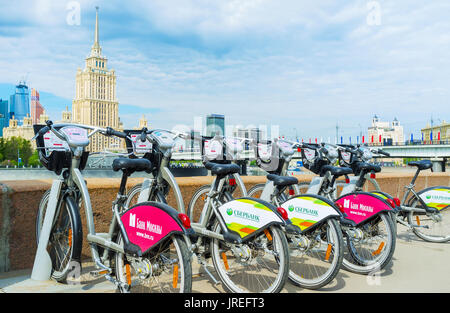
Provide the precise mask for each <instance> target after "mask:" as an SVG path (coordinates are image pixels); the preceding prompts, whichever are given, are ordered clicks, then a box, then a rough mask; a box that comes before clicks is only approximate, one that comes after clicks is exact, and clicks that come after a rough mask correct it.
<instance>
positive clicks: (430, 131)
mask: <svg viewBox="0 0 450 313" xmlns="http://www.w3.org/2000/svg"><path fill="white" fill-rule="evenodd" d="M421 132H422V140H423V141H424V142H425V143H427V142H428V143H438V142H449V141H450V123H447V122H446V121H442V122H441V124H438V125H433V126H431V125H430V124H427V126H426V127H425V128H422V129H421Z"/></svg>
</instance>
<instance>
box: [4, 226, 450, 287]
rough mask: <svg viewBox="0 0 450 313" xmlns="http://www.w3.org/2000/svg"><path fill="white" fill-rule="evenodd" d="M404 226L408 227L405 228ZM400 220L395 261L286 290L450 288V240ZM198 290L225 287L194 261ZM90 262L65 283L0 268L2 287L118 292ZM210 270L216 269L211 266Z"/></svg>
mask: <svg viewBox="0 0 450 313" xmlns="http://www.w3.org/2000/svg"><path fill="white" fill-rule="evenodd" d="M402 228H403V230H402ZM404 229H405V228H404V227H403V226H400V225H399V228H398V230H399V233H398V236H397V245H396V250H395V253H394V257H393V262H391V263H390V264H389V265H388V266H387V267H386V268H385V269H383V270H382V271H381V272H379V273H377V274H375V275H369V276H364V275H357V274H354V273H350V272H348V271H345V270H341V271H340V272H339V274H338V275H337V277H336V279H334V280H333V281H332V282H331V283H330V284H328V285H327V286H325V287H323V288H321V289H320V290H307V289H303V288H299V287H297V286H294V285H293V284H291V283H290V282H287V283H286V285H285V287H284V289H283V290H282V292H283V293H330V292H331V293H344V292H345V293H398V292H402V293H435V292H439V293H442V292H444V293H449V292H450V266H448V260H450V243H430V242H425V241H423V240H421V239H419V238H418V237H416V236H415V235H414V234H412V233H410V232H407V231H405V230H404ZM193 262H194V263H193V273H194V277H193V285H192V292H193V293H222V292H224V290H223V288H222V286H221V285H220V284H219V285H215V284H214V283H213V282H212V280H210V279H209V277H208V275H206V273H205V272H204V271H203V269H202V268H200V267H199V265H198V264H197V262H196V261H193ZM92 269H93V267H92V264H91V263H88V262H87V263H84V264H83V272H82V276H81V279H80V281H77V282H75V283H73V284H60V283H57V282H55V281H33V280H32V279H31V278H30V277H31V269H30V270H22V271H14V272H8V273H1V274H0V292H3V293H113V292H116V288H115V286H114V285H113V284H112V283H111V282H109V281H106V280H105V279H104V278H95V279H94V278H92V277H91V276H90V275H89V271H90V270H92ZM210 270H211V272H212V273H213V274H214V271H213V269H212V268H210Z"/></svg>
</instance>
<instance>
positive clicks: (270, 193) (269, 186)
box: [260, 140, 300, 203]
mask: <svg viewBox="0 0 450 313" xmlns="http://www.w3.org/2000/svg"><path fill="white" fill-rule="evenodd" d="M284 141H285V142H287V143H290V144H292V142H290V141H287V140H284ZM274 143H276V142H275V141H274ZM292 155H293V154H290V155H287V154H283V158H284V160H285V162H284V164H283V166H282V168H281V171H280V172H281V175H287V169H288V167H289V162H290V161H291V160H292ZM292 187H293V188H294V192H295V194H296V195H298V194H300V188H299V187H298V185H297V184H295V185H293V186H292ZM275 193H276V188H275V185H274V183H273V181H270V180H267V181H266V183H265V184H264V189H263V191H262V193H261V196H260V199H261V200H264V201H267V202H269V203H271V202H272V199H274V200H275V201H276V202H278V200H277V199H276V197H275Z"/></svg>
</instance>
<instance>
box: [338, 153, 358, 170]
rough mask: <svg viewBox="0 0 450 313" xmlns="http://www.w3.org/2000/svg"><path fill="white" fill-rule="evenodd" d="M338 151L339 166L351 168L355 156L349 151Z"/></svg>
mask: <svg viewBox="0 0 450 313" xmlns="http://www.w3.org/2000/svg"><path fill="white" fill-rule="evenodd" d="M338 151H339V165H340V166H346V167H352V165H353V163H354V162H355V155H354V154H353V153H351V152H349V151H342V150H338Z"/></svg>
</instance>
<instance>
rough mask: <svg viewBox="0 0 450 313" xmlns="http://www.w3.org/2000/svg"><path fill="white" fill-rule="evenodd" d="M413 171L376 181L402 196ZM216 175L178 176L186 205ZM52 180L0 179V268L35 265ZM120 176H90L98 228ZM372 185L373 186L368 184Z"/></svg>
mask: <svg viewBox="0 0 450 313" xmlns="http://www.w3.org/2000/svg"><path fill="white" fill-rule="evenodd" d="M296 177H297V178H298V179H299V181H300V182H309V181H310V180H311V179H312V178H313V177H314V176H313V175H307V174H304V175H299V176H296ZM411 177H412V173H395V174H394V173H385V174H383V173H379V174H377V181H378V183H379V185H380V187H381V189H382V190H383V191H385V192H387V193H389V194H391V195H392V196H394V197H398V198H400V199H401V197H402V195H403V192H404V186H405V185H407V184H409V182H410V180H411ZM212 179H213V177H211V176H205V177H178V178H176V180H177V182H178V184H179V186H180V189H181V192H182V195H183V199H184V203H185V206H186V208H187V206H188V204H189V201H190V199H191V196H192V195H193V193H194V192H195V190H196V189H197V188H199V187H200V186H202V185H205V184H210V183H211V182H212ZM142 180H143V179H142V178H130V179H129V180H128V184H127V188H131V187H132V186H134V185H135V184H138V183H140V182H142ZM243 181H244V183H245V185H246V187H247V190H248V189H250V188H251V187H252V186H253V185H255V184H259V183H264V182H265V181H266V178H265V176H243ZM51 182H52V181H51V180H27V181H24V180H21V181H0V204H1V208H0V272H5V271H10V270H18V269H28V268H31V267H32V266H33V262H34V255H35V252H36V248H37V245H36V238H35V237H36V236H35V223H36V213H37V209H38V206H39V202H40V200H41V197H42V195H43V194H44V192H45V191H46V190H48V189H49V188H50V186H51ZM119 183H120V179H116V178H101V179H96V178H90V179H87V185H88V188H89V192H90V196H91V201H92V207H93V211H94V219H95V228H96V231H97V232H107V231H108V226H109V222H110V220H111V217H112V211H111V206H112V202H113V201H114V199H115V197H116V193H117V190H118V187H119ZM437 185H443V186H450V175H449V174H448V173H430V172H428V173H426V172H424V173H421V175H420V176H419V178H418V179H417V181H416V190H421V189H423V188H426V187H430V186H437ZM369 188H370V187H369ZM168 203H169V205H170V206H173V207H176V203H175V199H174V197H173V195H172V194H169V197H168ZM80 211H81V218H82V222H83V234H84V242H83V257H85V258H88V257H89V254H90V252H89V247H88V245H87V241H86V233H87V228H86V218H85V215H84V209H83V208H81V210H80Z"/></svg>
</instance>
